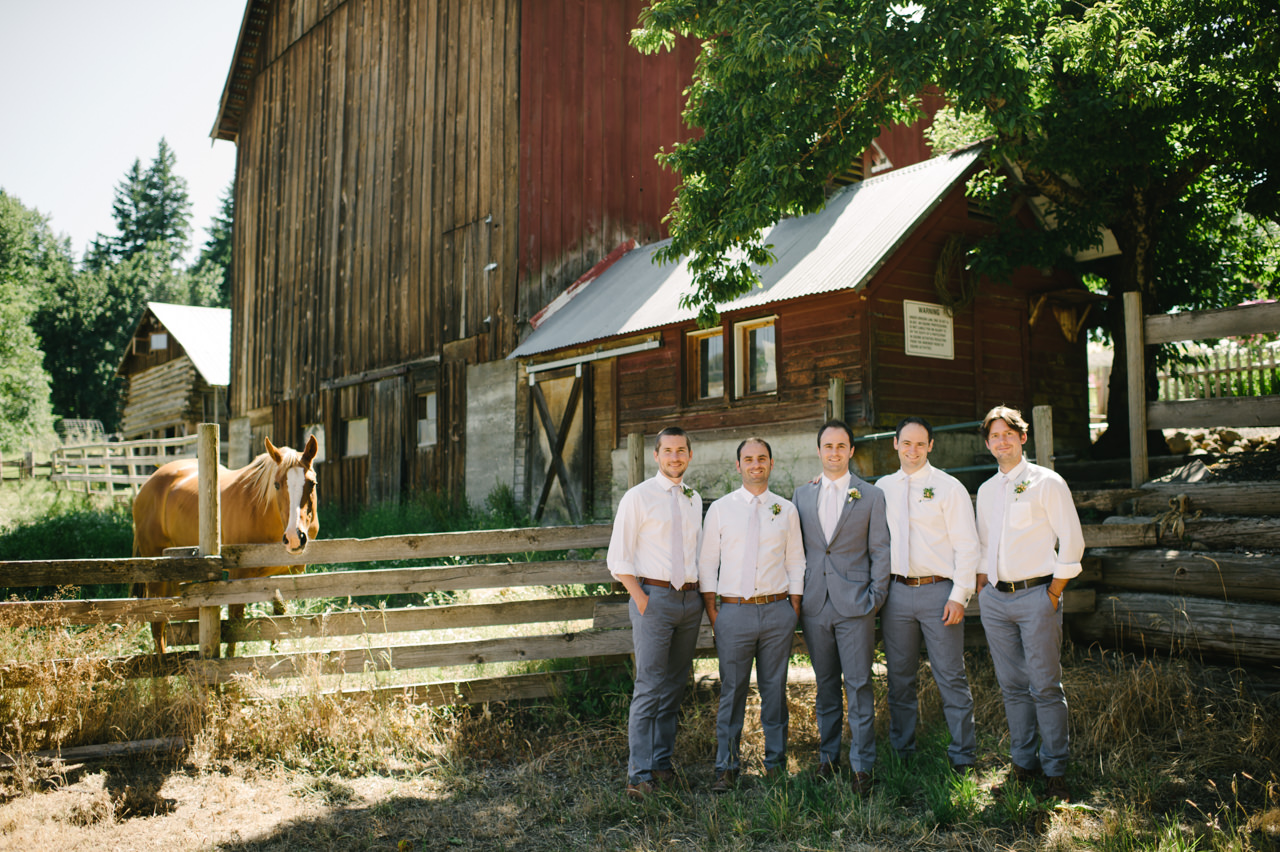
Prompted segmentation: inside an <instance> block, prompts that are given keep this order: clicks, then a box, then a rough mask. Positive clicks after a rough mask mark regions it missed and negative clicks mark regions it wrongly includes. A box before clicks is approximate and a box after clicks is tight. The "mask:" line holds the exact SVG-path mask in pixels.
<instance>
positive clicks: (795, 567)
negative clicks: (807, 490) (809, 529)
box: [698, 488, 805, 598]
mask: <svg viewBox="0 0 1280 852" xmlns="http://www.w3.org/2000/svg"><path fill="white" fill-rule="evenodd" d="M754 497H756V495H754V494H752V493H751V492H750V491H748V490H747V489H746V488H739V489H738V490H737V491H734V492H732V493H731V494H726V495H725V496H723V497H721V498H720V499H719V500H717V501H715V502H714V503H712V504H711V508H710V509H708V510H707V520H706V524H705V526H704V527H703V530H702V549H701V552H700V554H699V556H698V589H699V591H701V592H702V593H703V594H706V593H708V592H714V593H717V594H720V595H729V596H730V597H736V598H752V597H757V596H759V595H776V594H781V593H785V594H791V595H799V594H803V592H804V567H805V561H804V541H803V539H802V538H801V536H800V513H799V512H798V511H796V507H795V505H794V504H792V503H791V501H789V500H785V499H783V498H782V497H779V496H778V495H777V494H774V493H773V492H772V491H769V490H768V489H766V490H765V492H764V493H763V494H761V495H760V496H759V498H758V499H759V503H756V504H753V503H752V498H754ZM775 508H776V511H775ZM753 511H754V512H756V513H757V519H758V521H759V524H760V539H759V544H758V545H757V547H756V564H755V566H754V570H749V569H748V568H747V566H746V565H745V564H744V563H745V561H746V551H747V543H746V533H747V525H748V524H749V522H750V514H751V512H753Z"/></svg>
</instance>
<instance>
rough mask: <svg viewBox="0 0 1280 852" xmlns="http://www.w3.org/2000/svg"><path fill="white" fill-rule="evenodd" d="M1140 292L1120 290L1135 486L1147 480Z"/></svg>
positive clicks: (1143, 338)
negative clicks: (1122, 294) (1121, 291)
mask: <svg viewBox="0 0 1280 852" xmlns="http://www.w3.org/2000/svg"><path fill="white" fill-rule="evenodd" d="M1144 322H1145V317H1144V316H1143V315H1142V294H1141V293H1137V292H1129V293H1125V294H1124V338H1125V366H1126V367H1127V368H1128V370H1129V479H1130V482H1131V484H1132V487H1134V488H1138V487H1140V486H1141V485H1142V484H1143V483H1145V482H1146V481H1147V471H1148V468H1147V374H1146V363H1147V359H1146V329H1145V328H1144Z"/></svg>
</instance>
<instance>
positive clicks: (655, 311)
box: [510, 148, 981, 358]
mask: <svg viewBox="0 0 1280 852" xmlns="http://www.w3.org/2000/svg"><path fill="white" fill-rule="evenodd" d="M980 155H981V149H979V148H970V149H968V150H965V151H962V152H959V153H956V154H949V155H945V156H941V157H934V158H933V159H932V160H926V161H925V162H923V163H917V164H916V165H913V166H908V167H906V168H903V169H898V170H896V171H893V172H889V173H888V174H884V175H880V176H879V177H874V178H871V179H869V180H865V181H863V182H862V183H858V184H854V185H852V186H849V187H846V188H845V189H843V190H841V191H840V192H838V193H837V194H835V195H834V196H832V197H831V199H830V200H829V201H828V202H827V206H826V207H825V208H823V209H822V210H820V211H819V212H817V213H813V214H810V215H808V216H803V217H800V218H796V219H785V220H783V221H781V222H779V223H778V224H776V225H774V226H773V227H772V228H771V229H770V230H769V232H768V233H767V234H766V235H765V238H764V241H765V243H766V244H772V246H773V252H774V255H775V256H776V258H777V260H776V261H775V262H774V263H773V264H771V265H769V266H766V267H763V268H757V269H756V272H757V273H758V274H759V276H760V284H761V286H760V287H759V288H758V289H756V290H753V291H752V292H750V293H748V294H747V295H745V296H743V297H741V298H739V299H736V300H734V301H733V302H730V303H728V304H724V305H720V306H719V307H720V310H721V312H726V313H727V312H729V311H737V310H741V309H743V308H749V307H755V306H760V305H767V304H772V303H775V302H784V301H787V300H788V299H796V298H799V297H801V296H811V295H814V294H817V293H830V292H833V291H836V290H849V289H856V288H858V287H861V286H863V285H864V284H866V282H867V281H868V280H869V279H870V278H871V276H872V275H874V274H875V272H876V271H877V270H878V269H879V268H880V267H881V266H882V265H883V264H884V262H885V261H886V260H887V259H888V258H889V255H891V254H892V253H893V251H894V249H895V248H897V247H898V245H900V244H901V242H902V240H903V239H905V238H906V236H907V235H908V234H910V233H911V231H912V229H913V228H914V227H915V226H916V224H917V223H919V222H920V221H921V220H923V219H924V217H925V216H927V215H928V214H929V213H930V212H931V211H932V210H933V208H934V207H936V206H937V205H938V203H939V202H940V201H941V200H942V198H943V197H944V196H945V195H946V194H947V192H949V191H950V190H951V188H952V187H953V186H954V185H955V183H956V181H957V180H959V179H960V177H961V176H962V175H963V174H964V173H965V171H966V170H967V169H968V168H969V167H970V166H971V165H973V163H974V162H976V161H977V159H978V157H979V156H980ZM668 242H669V241H666V240H664V241H663V242H660V243H654V244H652V245H648V246H643V247H641V248H637V249H635V250H634V251H631V252H630V253H628V254H626V255H625V256H623V257H622V258H621V259H620V260H618V262H617V263H615V264H614V265H613V266H611V267H609V268H608V269H607V270H606V271H605V272H604V273H602V274H601V275H600V277H599V278H597V279H595V280H594V281H592V282H591V283H590V284H589V285H587V286H585V287H583V288H582V289H581V290H579V291H578V292H577V293H576V294H575V295H574V296H573V298H572V299H571V300H570V301H569V302H568V304H566V305H564V306H563V307H561V308H560V309H559V310H558V311H557V312H556V313H555V314H554V315H552V316H550V317H548V318H547V320H546V322H544V323H543V324H542V325H540V326H538V328H537V329H535V330H534V331H533V333H531V334H530V335H529V337H527V338H526V339H525V341H524V342H523V343H521V344H520V345H519V346H518V347H516V349H515V351H514V352H512V353H511V356H510V357H512V358H522V357H528V356H530V355H535V354H538V353H540V352H552V351H555V350H557V349H565V348H568V347H570V346H581V345H583V344H586V343H590V342H591V341H593V340H601V339H603V338H607V337H616V336H619V335H627V334H636V333H639V332H642V331H646V330H649V329H653V328H659V327H661V326H666V325H673V324H675V323H680V322H686V321H688V320H691V319H693V318H694V317H695V316H696V315H697V314H696V312H694V311H691V310H687V309H684V308H681V307H680V297H681V295H683V294H684V293H688V292H692V290H693V277H692V275H691V274H690V273H689V269H688V266H687V264H685V263H684V262H681V263H679V264H666V265H663V266H657V265H655V264H654V263H653V262H652V259H653V255H654V253H655V252H657V251H658V250H659V249H661V248H662V247H663V246H665V245H667V243H668Z"/></svg>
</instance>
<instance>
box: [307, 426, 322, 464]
mask: <svg viewBox="0 0 1280 852" xmlns="http://www.w3.org/2000/svg"><path fill="white" fill-rule="evenodd" d="M312 435H314V436H315V438H316V457H315V458H313V459H312V460H311V463H312V464H320V462H322V461H324V424H323V423H312V424H311V425H309V426H304V427H303V428H302V446H304V447H305V446H306V445H307V440H308V439H309V438H310V437H311V436H312Z"/></svg>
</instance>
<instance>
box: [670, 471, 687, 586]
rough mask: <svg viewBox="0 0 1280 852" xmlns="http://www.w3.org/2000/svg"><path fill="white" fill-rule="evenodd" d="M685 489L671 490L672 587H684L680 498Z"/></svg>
mask: <svg viewBox="0 0 1280 852" xmlns="http://www.w3.org/2000/svg"><path fill="white" fill-rule="evenodd" d="M682 490H683V489H681V487H680V486H679V485H674V486H672V488H671V580H670V582H671V587H672V588H673V589H678V588H680V587H681V586H683V585H684V519H683V518H682V517H681V515H682V514H683V512H681V506H680V498H681V492H682Z"/></svg>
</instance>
